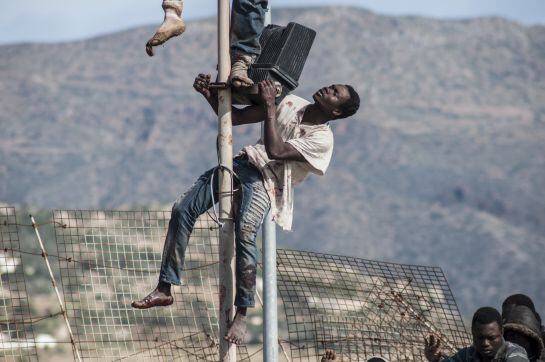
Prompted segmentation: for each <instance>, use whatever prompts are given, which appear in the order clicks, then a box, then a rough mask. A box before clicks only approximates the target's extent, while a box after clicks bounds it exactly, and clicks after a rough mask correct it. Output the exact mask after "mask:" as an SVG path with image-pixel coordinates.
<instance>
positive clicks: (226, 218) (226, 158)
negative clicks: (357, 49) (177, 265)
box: [218, 0, 236, 362]
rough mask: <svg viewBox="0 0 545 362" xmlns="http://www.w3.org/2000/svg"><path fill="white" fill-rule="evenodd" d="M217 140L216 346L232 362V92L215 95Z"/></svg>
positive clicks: (225, 48) (223, 38) (223, 60)
mask: <svg viewBox="0 0 545 362" xmlns="http://www.w3.org/2000/svg"><path fill="white" fill-rule="evenodd" d="M229 20H230V2H229V0H218V82H227V80H228V77H229V73H230V72H231V58H230V54H229V47H230V43H229V31H230V29H229ZM218 103H219V104H218V138H219V140H218V141H219V155H220V165H221V166H223V167H222V168H220V177H219V182H220V183H219V204H220V205H219V209H220V211H219V212H220V215H219V218H220V221H221V222H222V225H223V226H222V227H221V229H220V244H219V258H220V260H219V283H220V285H219V295H220V310H219V343H220V356H219V361H221V362H224V361H225V362H235V361H236V348H235V345H234V344H231V343H229V342H227V341H225V340H224V339H223V337H224V336H225V334H226V333H227V329H228V326H229V323H230V322H231V321H232V320H233V318H234V310H233V308H234V307H233V303H234V297H233V295H234V293H233V268H232V260H233V245H234V233H233V218H232V212H231V211H232V201H233V198H232V196H233V195H232V189H233V188H232V178H231V174H230V173H229V172H228V171H227V170H226V169H228V170H232V169H233V125H232V122H231V89H230V88H226V89H221V90H219V92H218Z"/></svg>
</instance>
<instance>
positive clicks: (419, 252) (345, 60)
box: [0, 7, 545, 315]
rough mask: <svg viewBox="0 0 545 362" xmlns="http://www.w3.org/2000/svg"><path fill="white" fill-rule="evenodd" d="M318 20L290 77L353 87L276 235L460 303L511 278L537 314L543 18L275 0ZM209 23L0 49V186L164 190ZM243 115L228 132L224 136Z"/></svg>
mask: <svg viewBox="0 0 545 362" xmlns="http://www.w3.org/2000/svg"><path fill="white" fill-rule="evenodd" d="M273 20H274V22H275V23H278V24H286V23H287V22H288V21H297V22H300V23H302V24H305V25H307V26H309V27H311V28H314V29H316V30H317V32H318V36H317V38H316V41H315V45H314V47H313V49H312V51H311V54H310V57H309V60H308V62H307V66H306V68H305V71H304V73H303V76H302V79H301V86H300V87H299V89H298V90H297V93H299V94H300V95H302V96H305V97H310V95H311V94H312V92H313V90H315V89H317V88H318V87H321V86H323V85H327V84H329V83H332V82H344V83H350V84H353V85H355V87H356V88H357V89H358V90H359V92H360V94H361V96H362V99H363V106H362V110H361V112H359V113H358V115H357V116H356V117H354V118H352V119H349V120H341V121H337V122H334V123H335V124H334V125H333V128H334V132H335V134H336V139H335V142H336V149H335V152H334V156H333V161H332V165H331V167H330V170H329V173H328V174H327V175H326V176H325V177H322V178H320V177H312V178H310V179H308V180H307V181H306V182H305V184H304V186H301V187H300V188H299V189H298V190H297V192H296V205H295V209H296V215H295V228H294V231H293V232H291V233H281V234H280V235H279V238H280V241H281V243H282V244H283V245H284V246H287V247H293V248H304V249H310V250H318V251H324V252H333V253H339V254H349V255H354V256H359V257H364V258H370V259H382V260H390V261H399V262H407V263H422V264H431V265H439V266H441V267H443V268H444V270H445V271H446V273H447V276H448V278H449V280H450V282H451V285H452V287H453V290H454V293H455V295H456V296H457V298H458V300H459V302H460V305H461V307H462V311H463V312H464V313H465V314H466V315H468V314H471V313H472V311H473V310H474V309H475V308H477V307H479V306H481V305H484V304H489V305H496V306H498V305H499V304H500V303H501V300H502V298H504V297H505V296H506V295H507V294H509V293H512V292H518V291H524V292H527V293H529V294H530V295H532V296H533V297H535V298H536V299H538V303H537V304H538V305H539V306H540V307H541V310H542V311H543V312H545V289H544V288H543V285H545V197H544V191H543V190H545V27H542V26H535V27H524V26H521V25H519V24H517V23H514V22H510V21H507V20H504V19H499V18H482V19H474V20H459V21H444V20H435V19H428V18H419V17H386V16H379V15H376V14H373V13H370V12H368V11H365V10H362V9H357V8H349V7H335V8H302V9H289V10H276V9H275V10H274V14H273ZM215 25H216V23H215V20H214V19H205V20H202V21H197V22H191V23H190V24H189V29H188V31H187V33H186V34H184V36H183V38H182V39H180V40H176V41H173V42H172V43H170V44H168V45H167V46H166V47H164V48H162V49H159V50H158V51H157V53H158V54H157V55H156V57H154V58H152V59H150V58H148V57H147V55H146V54H145V52H144V44H145V42H146V40H147V39H148V37H149V36H150V35H151V34H152V33H153V27H144V28H138V29H132V30H129V31H125V32H121V33H117V34H112V35H109V36H104V37H100V38H94V39H90V40H85V41H80V42H73V43H63V44H19V45H10V46H2V47H0V79H1V82H0V106H1V109H2V112H0V124H1V130H2V131H1V132H0V159H1V162H0V180H1V182H0V201H2V202H7V203H11V204H26V205H32V206H38V207H43V208H57V207H60V208H68V207H70V208H126V207H132V206H138V205H150V204H154V205H166V204H168V203H170V202H171V201H172V200H174V199H175V198H176V197H177V196H178V195H179V194H180V193H181V192H183V190H184V189H185V188H186V187H188V186H189V185H190V184H191V182H192V181H193V179H194V178H195V177H196V176H197V175H198V174H199V173H200V172H202V171H204V170H205V169H207V168H209V167H211V166H212V165H213V164H214V162H215V157H216V151H215V136H216V127H217V126H216V123H215V117H214V116H213V114H212V113H211V111H210V110H209V109H208V108H207V104H206V103H205V102H204V101H203V100H202V99H200V97H199V95H198V94H196V93H194V92H193V91H192V88H191V84H192V82H193V78H194V76H195V74H196V73H198V72H211V71H213V70H214V69H215V64H216V53H215V51H216V34H215ZM258 135H259V126H258V125H256V126H244V127H241V128H240V129H236V130H235V139H236V147H240V146H242V145H244V144H245V143H250V142H253V141H254V140H255V139H256V138H257V136H258Z"/></svg>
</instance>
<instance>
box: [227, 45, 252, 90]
mask: <svg viewBox="0 0 545 362" xmlns="http://www.w3.org/2000/svg"><path fill="white" fill-rule="evenodd" d="M254 60H255V56H252V55H249V54H244V53H238V54H236V55H235V57H234V59H233V64H232V65H231V74H230V75H229V80H230V81H231V85H232V86H233V87H235V88H247V87H251V86H252V85H254V81H253V80H251V79H250V78H249V77H248V69H249V68H250V66H251V65H252V63H253V62H254Z"/></svg>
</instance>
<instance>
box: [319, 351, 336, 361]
mask: <svg viewBox="0 0 545 362" xmlns="http://www.w3.org/2000/svg"><path fill="white" fill-rule="evenodd" d="M336 358H337V355H336V354H335V351H334V350H332V349H326V350H325V353H324V355H323V356H322V362H329V361H336Z"/></svg>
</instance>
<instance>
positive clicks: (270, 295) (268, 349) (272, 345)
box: [263, 2, 278, 362]
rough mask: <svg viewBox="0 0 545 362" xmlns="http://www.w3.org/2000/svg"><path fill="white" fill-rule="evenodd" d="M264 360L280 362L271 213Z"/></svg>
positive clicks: (266, 238)
mask: <svg viewBox="0 0 545 362" xmlns="http://www.w3.org/2000/svg"><path fill="white" fill-rule="evenodd" d="M269 24H271V5H270V2H269V3H268V5H267V13H266V16H265V25H269ZM263 299H264V304H263V314H264V318H263V319H264V324H263V360H264V361H265V362H277V361H278V309H277V308H278V307H277V295H276V226H275V223H274V221H273V219H272V214H271V211H270V210H269V212H268V213H267V216H265V219H264V221H263Z"/></svg>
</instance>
